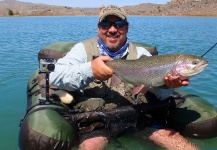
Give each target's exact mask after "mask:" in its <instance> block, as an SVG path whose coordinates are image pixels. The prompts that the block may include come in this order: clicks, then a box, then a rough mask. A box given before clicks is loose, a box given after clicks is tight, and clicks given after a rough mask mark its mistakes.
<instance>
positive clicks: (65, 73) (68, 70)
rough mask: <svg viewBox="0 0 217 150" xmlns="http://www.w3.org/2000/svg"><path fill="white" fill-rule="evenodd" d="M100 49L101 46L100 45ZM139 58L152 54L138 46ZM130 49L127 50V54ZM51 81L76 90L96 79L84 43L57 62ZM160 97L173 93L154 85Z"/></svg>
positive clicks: (59, 86) (155, 91) (66, 88)
mask: <svg viewBox="0 0 217 150" xmlns="http://www.w3.org/2000/svg"><path fill="white" fill-rule="evenodd" d="M98 49H99V51H100V48H99V47H98ZM136 50H137V58H140V57H141V56H142V55H146V56H151V54H150V53H149V52H148V51H147V50H146V49H145V48H143V47H136ZM127 51H128V49H127V50H126V53H125V54H127ZM49 80H50V83H51V84H52V85H54V86H57V87H58V88H60V89H64V90H68V91H75V90H82V89H83V88H84V87H86V86H88V84H89V83H90V82H93V81H94V76H93V72H92V68H91V62H88V61H87V54H86V51H85V47H84V45H83V43H78V44H76V45H75V46H74V47H73V48H72V49H71V50H70V51H69V52H68V53H67V54H66V56H64V57H63V58H60V59H59V60H58V61H57V63H56V64H55V71H54V72H52V73H50V79H49ZM150 91H151V92H152V93H154V94H155V95H156V96H157V97H158V98H160V99H164V98H166V97H167V96H169V95H170V94H171V93H172V90H171V89H161V88H158V87H154V88H152V89H150Z"/></svg>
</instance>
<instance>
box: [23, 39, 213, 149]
mask: <svg viewBox="0 0 217 150" xmlns="http://www.w3.org/2000/svg"><path fill="white" fill-rule="evenodd" d="M75 44H76V42H57V43H53V44H50V45H48V46H46V47H44V48H43V49H41V50H40V51H39V54H38V60H40V59H41V58H47V57H48V58H54V59H56V60H58V59H59V58H61V57H63V56H64V55H65V54H66V53H67V52H68V51H69V50H70V49H71V48H72V47H73V46H74V45H75ZM134 44H135V45H138V46H142V47H144V48H146V49H147V50H149V51H150V53H152V55H157V54H158V52H157V49H156V47H153V46H150V45H147V44H144V43H134ZM39 78H40V75H39V71H38V70H36V71H35V72H34V73H33V74H32V75H31V77H30V78H29V81H28V85H27V110H26V114H25V116H24V117H23V119H22V120H21V122H20V132H19V147H20V149H21V150H29V149H31V150H71V149H72V148H74V147H76V144H77V139H76V137H77V134H78V133H77V128H76V126H75V125H73V124H72V123H71V122H70V120H69V119H67V118H66V117H64V115H63V113H61V112H69V111H73V110H71V109H70V107H69V105H66V104H61V103H55V102H56V101H57V100H56V99H55V97H53V98H51V101H54V103H45V102H44V99H45V95H46V94H45V93H44V92H43V91H44V90H41V89H43V88H45V86H44V83H45V81H44V82H43V83H39ZM52 90H55V87H50V93H51V94H52ZM177 95H178V96H181V97H182V98H183V101H182V102H181V103H180V104H179V105H178V108H177V109H176V111H174V112H173V113H172V114H171V115H170V116H169V118H168V125H169V126H170V127H171V128H174V129H176V130H177V131H179V132H180V133H181V134H182V135H184V136H186V137H191V138H202V139H208V138H214V137H216V136H217V108H215V107H214V106H213V105H211V104H210V103H209V102H207V101H206V100H204V99H202V98H201V97H198V96H196V95H193V94H188V93H184V92H182V91H179V90H178V91H176V92H175V93H174V96H177ZM134 135H135V134H132V133H130V135H128V134H126V135H123V137H121V139H122V140H121V141H124V142H122V144H126V142H127V144H128V146H129V145H130V142H132V145H133V146H132V148H134V149H135V143H133V141H134V142H135V141H137V142H138V141H141V139H138V137H134V138H133V139H132V137H133V136H134ZM127 137H129V138H127ZM142 141H143V142H142V143H143V144H142V145H141V144H140V145H138V146H142V147H144V148H145V147H146V146H147V145H146V144H144V140H142ZM206 142H207V141H206ZM137 144H138V143H137ZM206 145H209V144H207V143H206ZM119 148H120V146H119ZM128 148H129V147H128ZM140 148H141V147H140ZM155 148H156V147H155ZM138 149H139V147H138Z"/></svg>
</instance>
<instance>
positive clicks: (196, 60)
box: [192, 59, 200, 65]
mask: <svg viewBox="0 0 217 150" xmlns="http://www.w3.org/2000/svg"><path fill="white" fill-rule="evenodd" d="M199 62H200V61H199V60H198V59H195V60H194V61H193V62H192V64H193V65H196V64H198V63H199Z"/></svg>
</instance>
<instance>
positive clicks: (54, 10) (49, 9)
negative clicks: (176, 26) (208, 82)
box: [0, 0, 217, 17]
mask: <svg viewBox="0 0 217 150" xmlns="http://www.w3.org/2000/svg"><path fill="white" fill-rule="evenodd" d="M123 8H124V9H125V10H126V12H127V14H128V15H132V16H215V17H217V9H216V8H217V0H171V1H170V2H167V3H166V4H153V3H142V4H139V5H130V6H123ZM98 14H99V8H79V7H68V6H54V5H46V4H34V3H27V2H20V1H17V0H4V1H0V17H8V16H98Z"/></svg>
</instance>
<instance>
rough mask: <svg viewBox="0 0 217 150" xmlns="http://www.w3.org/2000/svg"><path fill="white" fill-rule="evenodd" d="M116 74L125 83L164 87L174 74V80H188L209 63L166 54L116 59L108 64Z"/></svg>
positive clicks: (198, 58)
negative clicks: (165, 79) (169, 77)
mask: <svg viewBox="0 0 217 150" xmlns="http://www.w3.org/2000/svg"><path fill="white" fill-rule="evenodd" d="M106 65H107V66H109V67H110V68H112V69H113V70H114V74H115V75H116V76H117V77H118V78H119V79H120V80H121V81H123V82H127V83H130V84H133V85H135V86H138V85H143V86H145V87H153V86H161V85H164V78H165V76H166V75H168V74H172V75H173V77H174V78H177V77H180V78H181V79H187V78H190V77H192V76H194V75H197V74H198V73H200V72H201V71H203V70H204V69H205V68H206V67H207V65H208V61H207V60H205V59H204V58H201V57H198V56H195V55H188V54H166V55H158V56H151V57H147V56H142V57H141V58H139V59H136V60H124V59H115V60H111V61H108V62H106Z"/></svg>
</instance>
